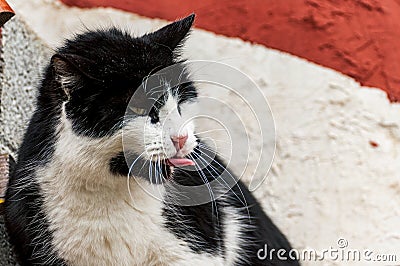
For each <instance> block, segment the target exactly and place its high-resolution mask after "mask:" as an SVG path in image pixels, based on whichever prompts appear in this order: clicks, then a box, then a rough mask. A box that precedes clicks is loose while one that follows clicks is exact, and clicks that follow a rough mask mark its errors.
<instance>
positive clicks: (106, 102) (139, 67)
mask: <svg viewBox="0 0 400 266" xmlns="http://www.w3.org/2000/svg"><path fill="white" fill-rule="evenodd" d="M193 20H194V15H190V16H188V17H186V18H184V19H182V20H179V21H176V22H173V23H171V24H169V25H167V26H165V27H163V28H161V29H159V30H158V31H155V32H153V33H149V34H146V35H144V36H141V37H133V36H131V35H130V34H128V33H126V32H123V31H121V30H119V29H116V28H111V29H106V30H96V31H89V32H86V33H83V34H80V35H77V36H76V37H75V38H74V39H72V40H67V41H66V43H65V45H64V46H63V47H62V48H61V49H59V50H58V51H57V53H56V54H55V55H54V56H53V57H52V60H51V65H50V69H51V71H52V72H51V73H52V75H53V76H52V77H53V79H54V84H55V86H56V88H57V93H58V94H59V95H58V98H60V99H62V101H61V102H62V106H63V112H64V113H65V114H66V115H65V116H66V119H67V120H68V121H69V122H70V124H71V125H72V131H73V133H74V134H76V135H77V136H82V137H85V138H92V139H101V138H110V137H111V136H113V135H114V134H121V132H123V134H124V136H126V137H128V138H129V147H125V148H127V149H129V150H130V152H133V153H134V154H136V155H138V156H139V155H140V156H142V158H144V159H146V160H148V161H155V162H160V161H162V162H163V163H165V164H167V165H173V164H175V165H176V166H179V165H187V164H191V162H190V160H188V159H185V156H186V155H187V154H189V153H190V152H191V151H192V150H193V149H194V147H195V146H196V137H195V135H194V126H193V124H192V123H191V122H189V123H186V122H187V121H185V119H184V118H183V116H184V115H183V114H182V110H183V108H184V106H185V104H187V103H189V102H191V101H192V100H193V99H195V98H196V96H197V93H196V89H195V88H194V86H193V84H192V83H191V82H185V83H184V84H179V85H177V86H175V85H171V84H170V82H169V80H166V79H165V77H160V78H159V79H158V84H155V83H154V78H153V79H152V80H153V81H152V82H151V84H148V83H147V79H148V77H149V76H150V75H151V74H153V73H156V75H155V77H157V71H158V70H161V69H164V68H167V67H169V66H172V65H174V66H175V68H177V69H180V70H181V71H180V72H179V73H178V72H177V73H178V74H179V75H181V76H184V77H185V80H189V79H188V73H187V72H186V69H185V67H184V62H180V61H179V49H180V48H181V46H182V44H183V42H184V40H185V38H186V37H187V35H188V32H189V31H190V28H191V26H192V23H193ZM180 78H182V77H180ZM143 84H145V86H143ZM138 88H140V89H141V90H142V91H141V92H138ZM155 91H157V93H155V94H152V93H150V92H155ZM134 94H135V95H136V96H135V99H134V100H133V101H132V96H133V95H134ZM128 105H129V108H128ZM127 110H128V111H127ZM119 141H121V140H119Z"/></svg>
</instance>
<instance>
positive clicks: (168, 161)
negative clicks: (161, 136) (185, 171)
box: [164, 157, 195, 167]
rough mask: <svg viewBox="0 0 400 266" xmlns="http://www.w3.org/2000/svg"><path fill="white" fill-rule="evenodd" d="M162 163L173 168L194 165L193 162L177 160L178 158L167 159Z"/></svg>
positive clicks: (182, 159) (184, 159)
mask: <svg viewBox="0 0 400 266" xmlns="http://www.w3.org/2000/svg"><path fill="white" fill-rule="evenodd" d="M164 163H165V164H166V165H169V166H174V167H183V166H190V165H195V164H194V161H193V160H190V159H188V158H178V157H172V158H168V159H166V160H164Z"/></svg>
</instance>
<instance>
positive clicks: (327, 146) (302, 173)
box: [10, 0, 400, 265]
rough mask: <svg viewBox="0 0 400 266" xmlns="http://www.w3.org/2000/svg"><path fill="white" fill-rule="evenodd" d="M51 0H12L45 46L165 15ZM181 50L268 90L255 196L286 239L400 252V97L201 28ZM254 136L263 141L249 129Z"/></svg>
mask: <svg viewBox="0 0 400 266" xmlns="http://www.w3.org/2000/svg"><path fill="white" fill-rule="evenodd" d="M45 2H46V3H47V5H45V4H44V3H45ZM50 2H52V1H41V0H33V1H30V2H29V3H27V2H25V1H22V0H20V1H16V0H14V1H10V4H11V5H12V6H13V7H14V9H15V10H16V12H17V15H19V16H20V17H23V18H24V19H25V20H28V21H29V24H30V26H31V27H32V29H34V30H35V31H36V32H37V33H38V34H39V36H41V37H42V38H43V39H44V40H45V42H47V43H48V44H49V45H50V46H54V45H55V44H57V43H59V42H60V41H61V40H62V39H63V38H65V37H67V36H70V35H71V33H73V32H76V31H77V30H78V29H82V28H83V26H82V23H83V24H85V25H86V26H88V27H91V26H93V25H94V26H99V24H102V25H122V26H123V27H124V28H129V29H131V30H132V31H134V32H136V33H139V32H141V33H142V32H145V31H149V30H151V29H155V28H157V27H159V26H161V25H164V23H165V22H164V21H160V20H151V19H146V18H142V17H139V16H136V15H132V14H127V13H123V12H120V11H115V10H112V9H96V10H81V9H78V8H65V7H63V6H61V5H59V4H56V3H53V4H51V3H50ZM44 14H45V15H44ZM50 25H51V27H50ZM185 55H186V56H187V57H189V58H191V59H210V60H217V61H220V62H224V63H226V64H229V65H232V66H235V67H237V68H238V69H240V70H241V71H243V72H244V73H246V74H248V75H249V76H250V77H251V78H252V79H253V80H254V81H255V82H256V83H257V84H258V85H259V86H260V88H261V90H262V92H263V93H264V94H265V95H266V96H267V98H268V100H269V103H270V105H271V109H272V112H273V114H274V118H275V123H276V132H277V133H276V135H277V150H276V154H275V160H274V163H273V166H272V168H271V171H270V173H269V176H268V179H267V181H266V182H265V183H264V184H263V185H262V186H261V187H260V189H258V190H256V192H255V194H256V196H257V197H258V198H259V199H260V201H261V202H262V203H263V205H264V207H265V209H266V211H267V212H268V213H269V215H270V216H271V217H272V218H273V220H274V221H275V222H276V223H277V224H278V225H279V227H280V228H281V229H282V230H283V231H284V232H285V233H286V235H287V236H288V238H289V239H290V240H291V242H292V244H293V245H294V247H296V248H298V249H304V248H314V249H317V250H322V249H326V248H329V247H331V246H333V247H337V243H336V242H337V240H338V239H339V238H340V237H343V238H345V239H346V240H347V241H348V243H349V248H352V249H360V250H363V249H369V250H372V251H374V252H375V253H381V254H382V253H384V254H396V252H397V255H398V258H400V254H399V253H398V250H399V247H400V234H399V230H398V225H399V224H400V207H399V206H400V198H399V196H398V195H399V193H400V179H399V172H400V171H399V170H400V145H399V144H400V116H399V115H398V114H399V112H400V106H399V105H398V104H391V103H390V102H389V101H388V99H387V97H386V95H385V93H384V92H383V91H381V90H378V89H371V88H366V87H362V86H360V85H359V83H357V82H355V81H354V80H353V79H351V78H349V77H346V76H344V75H342V74H340V73H338V72H335V71H332V70H330V69H326V68H323V67H320V66H317V65H314V64H312V63H310V62H307V61H305V60H302V59H299V58H296V57H294V56H291V55H288V54H285V53H281V52H278V51H275V50H271V49H267V48H265V47H263V46H258V45H251V44H250V43H246V42H243V41H242V40H239V39H232V38H226V37H222V36H217V35H215V34H212V33H209V32H205V31H202V30H194V31H193V34H192V36H191V38H190V39H189V40H188V42H187V46H186V49H185ZM202 93H204V94H207V93H210V92H209V91H207V90H205V91H204V92H202ZM227 100H228V101H233V98H229V97H228V98H227ZM232 104H233V105H234V103H232ZM213 111H215V112H221V110H220V109H215V110H213ZM226 119H227V120H229V117H227V118H226ZM249 129H250V133H254V132H253V131H252V127H251V126H250V127H249ZM233 134H235V133H234V132H233ZM250 137H252V134H250ZM253 141H254V142H253V143H255V144H257V143H258V145H261V144H260V143H259V142H257V139H254V136H253ZM265 145H267V144H265ZM255 157H256V154H253V155H252V156H251V158H250V161H251V162H252V161H253V160H254V159H255ZM245 179H246V180H248V177H247V178H246V177H245ZM398 263H399V262H397V264H398ZM303 264H304V265H352V264H357V265H366V264H368V263H366V262H359V263H349V262H342V261H339V262H338V261H336V262H335V261H330V260H324V261H322V262H304V263H303ZM377 264H379V263H377V262H373V263H370V264H369V265H377ZM384 264H388V263H384Z"/></svg>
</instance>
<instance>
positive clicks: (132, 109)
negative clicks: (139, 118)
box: [129, 106, 146, 115]
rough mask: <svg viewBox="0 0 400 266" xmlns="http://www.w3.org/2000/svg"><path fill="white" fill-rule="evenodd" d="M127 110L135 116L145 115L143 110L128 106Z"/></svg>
mask: <svg viewBox="0 0 400 266" xmlns="http://www.w3.org/2000/svg"><path fill="white" fill-rule="evenodd" d="M129 109H130V110H131V111H132V112H133V113H135V114H136V115H145V114H146V109H144V108H140V107H135V106H129Z"/></svg>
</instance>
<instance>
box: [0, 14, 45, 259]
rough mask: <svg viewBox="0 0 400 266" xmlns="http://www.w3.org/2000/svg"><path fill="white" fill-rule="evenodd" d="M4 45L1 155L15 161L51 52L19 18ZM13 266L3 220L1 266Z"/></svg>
mask: <svg viewBox="0 0 400 266" xmlns="http://www.w3.org/2000/svg"><path fill="white" fill-rule="evenodd" d="M1 41H2V46H1V51H0V71H1V73H0V154H2V153H8V154H10V155H11V156H12V157H13V158H16V152H17V149H18V146H19V144H20V142H21V139H22V136H23V134H24V131H25V128H26V126H27V124H28V121H29V118H30V116H31V114H32V111H33V108H34V99H35V95H36V87H37V86H38V84H39V82H40V77H41V73H42V71H43V68H44V66H45V65H46V63H47V62H48V60H49V57H50V53H51V50H50V49H49V48H48V47H47V46H46V45H44V43H43V42H42V41H41V40H40V39H39V38H38V37H37V36H36V35H35V34H34V33H33V32H32V31H31V30H30V29H29V27H28V26H27V25H26V24H25V23H23V22H22V21H20V20H19V19H18V18H13V19H12V20H11V21H9V22H8V23H6V25H5V26H4V27H3V29H2V40H1ZM12 265H16V263H15V260H14V256H13V254H12V251H11V249H10V245H9V243H8V240H7V233H6V232H5V228H4V221H3V217H0V266H12Z"/></svg>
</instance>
